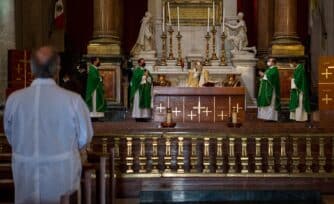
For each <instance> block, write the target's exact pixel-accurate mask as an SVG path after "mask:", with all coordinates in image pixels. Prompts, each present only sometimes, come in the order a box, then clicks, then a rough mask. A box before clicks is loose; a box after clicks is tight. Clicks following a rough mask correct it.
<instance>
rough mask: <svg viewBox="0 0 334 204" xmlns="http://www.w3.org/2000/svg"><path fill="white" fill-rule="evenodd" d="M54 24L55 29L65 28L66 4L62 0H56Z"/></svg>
mask: <svg viewBox="0 0 334 204" xmlns="http://www.w3.org/2000/svg"><path fill="white" fill-rule="evenodd" d="M54 26H55V29H59V30H60V29H64V27H65V14H64V4H63V1H62V0H56V3H55V10H54Z"/></svg>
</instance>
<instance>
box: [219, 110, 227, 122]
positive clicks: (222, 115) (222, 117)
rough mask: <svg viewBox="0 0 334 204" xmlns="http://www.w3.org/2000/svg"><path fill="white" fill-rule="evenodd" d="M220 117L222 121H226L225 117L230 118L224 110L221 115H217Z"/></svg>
mask: <svg viewBox="0 0 334 204" xmlns="http://www.w3.org/2000/svg"><path fill="white" fill-rule="evenodd" d="M217 116H218V117H220V118H221V119H222V121H224V117H226V116H228V115H224V110H222V112H221V114H220V115H217Z"/></svg>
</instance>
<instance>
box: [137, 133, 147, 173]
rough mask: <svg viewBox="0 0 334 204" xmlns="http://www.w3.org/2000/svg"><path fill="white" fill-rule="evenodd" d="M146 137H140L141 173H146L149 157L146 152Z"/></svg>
mask: <svg viewBox="0 0 334 204" xmlns="http://www.w3.org/2000/svg"><path fill="white" fill-rule="evenodd" d="M145 152H146V151H145V138H144V137H141V138H140V153H139V167H140V169H139V173H146V172H147V170H146V167H147V164H146V162H147V158H146V153H145Z"/></svg>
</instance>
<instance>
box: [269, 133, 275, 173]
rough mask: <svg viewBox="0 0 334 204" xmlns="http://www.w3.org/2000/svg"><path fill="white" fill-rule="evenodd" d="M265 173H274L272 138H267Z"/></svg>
mask: <svg viewBox="0 0 334 204" xmlns="http://www.w3.org/2000/svg"><path fill="white" fill-rule="evenodd" d="M267 173H275V157H274V138H268V170H267Z"/></svg>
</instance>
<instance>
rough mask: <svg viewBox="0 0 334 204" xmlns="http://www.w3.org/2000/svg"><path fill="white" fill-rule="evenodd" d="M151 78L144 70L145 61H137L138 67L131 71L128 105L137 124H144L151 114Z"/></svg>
mask: <svg viewBox="0 0 334 204" xmlns="http://www.w3.org/2000/svg"><path fill="white" fill-rule="evenodd" d="M152 79H153V77H152V75H151V74H150V72H149V71H148V70H147V69H145V59H143V58H141V59H139V60H138V66H137V67H136V68H135V69H134V70H133V75H132V80H131V83H130V86H131V87H130V105H131V107H132V117H133V118H135V119H136V121H137V122H146V121H149V120H150V118H151V112H152V110H151V109H152V84H153V80H152Z"/></svg>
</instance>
